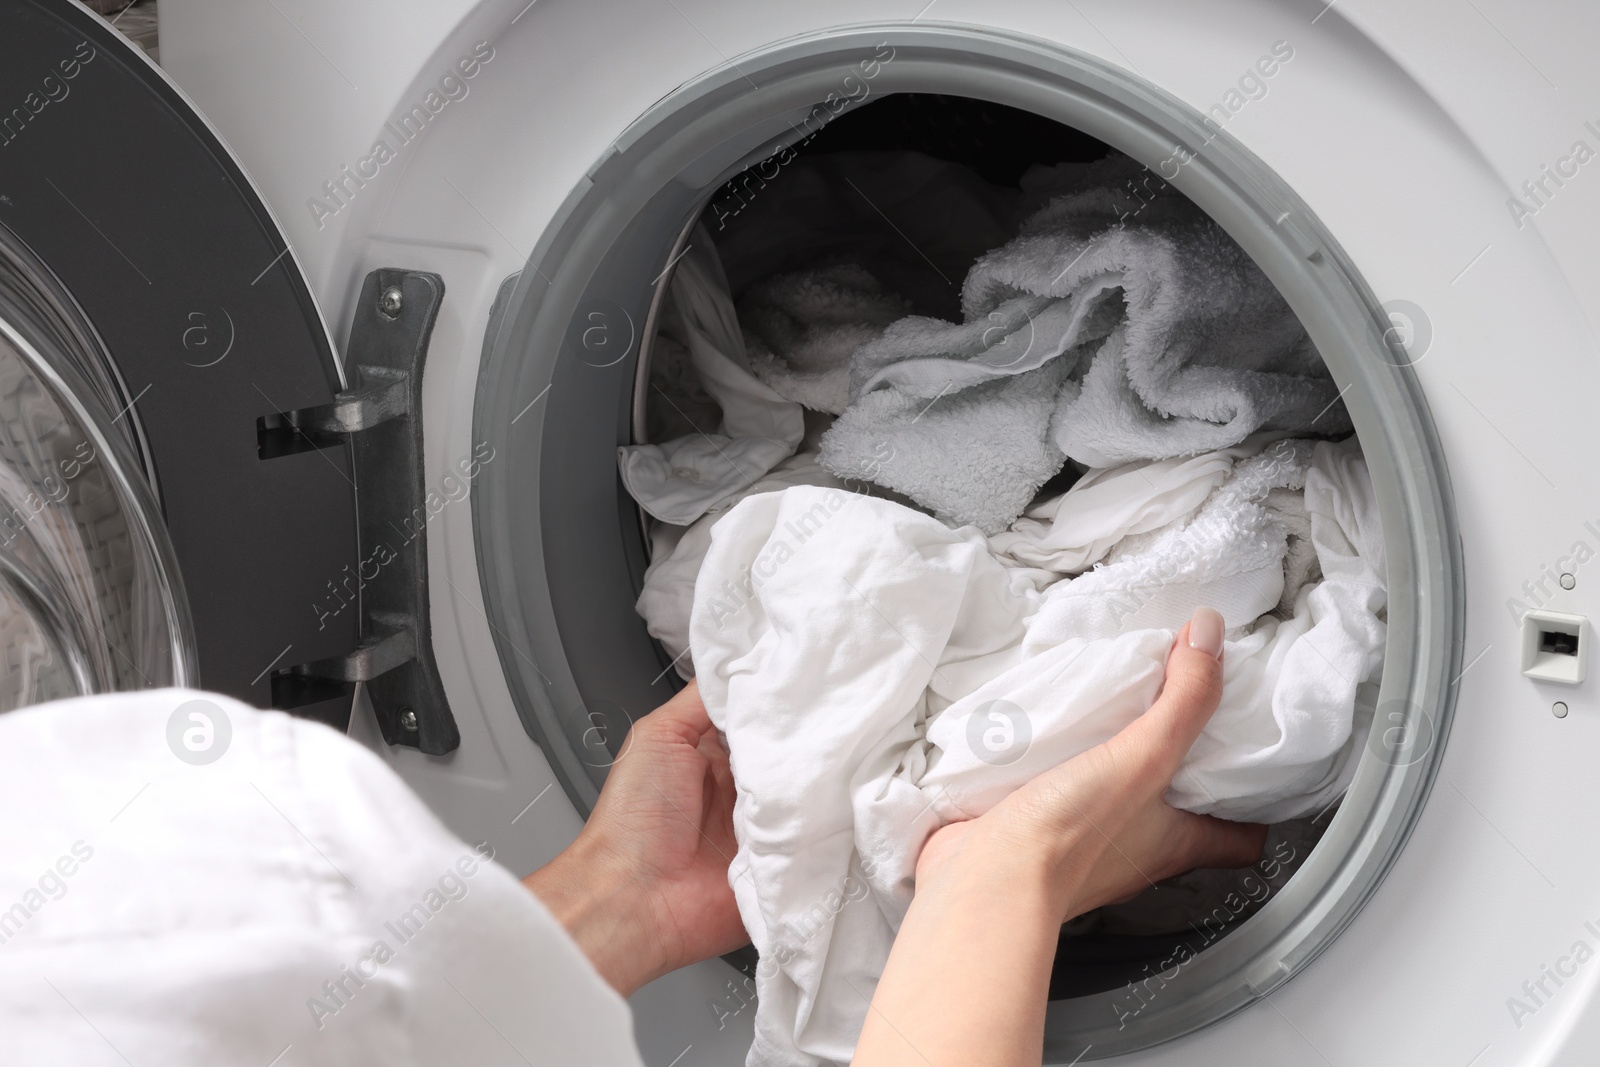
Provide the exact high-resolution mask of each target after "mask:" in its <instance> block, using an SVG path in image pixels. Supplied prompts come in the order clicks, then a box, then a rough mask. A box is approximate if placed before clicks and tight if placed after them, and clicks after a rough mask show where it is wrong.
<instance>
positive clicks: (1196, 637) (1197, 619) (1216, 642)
mask: <svg viewBox="0 0 1600 1067" xmlns="http://www.w3.org/2000/svg"><path fill="white" fill-rule="evenodd" d="M1222 631H1223V624H1222V615H1221V614H1220V613H1219V612H1218V611H1217V609H1216V608H1195V609H1194V615H1192V616H1191V617H1190V618H1189V647H1190V648H1192V649H1196V650H1197V651H1200V652H1204V653H1205V654H1206V655H1208V656H1210V657H1211V658H1212V659H1220V658H1221V657H1222Z"/></svg>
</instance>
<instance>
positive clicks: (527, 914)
mask: <svg viewBox="0 0 1600 1067" xmlns="http://www.w3.org/2000/svg"><path fill="white" fill-rule="evenodd" d="M196 715H200V716H203V718H195V717H194V716H196ZM207 757H211V758H209V759H208V760H207V759H206V758H207ZM0 811H4V812H5V813H7V818H6V825H5V831H4V837H5V848H4V849H3V850H0V885H4V886H5V889H4V897H3V904H0V906H3V907H4V908H6V909H8V910H6V911H4V912H0V916H3V919H4V921H3V922H0V1032H3V1033H4V1035H5V1037H4V1051H0V1060H3V1061H4V1062H6V1063H8V1064H10V1063H29V1064H34V1063H70V1064H75V1065H90V1064H122V1065H125V1064H130V1063H131V1064H139V1065H141V1067H142V1065H145V1064H172V1065H188V1064H257V1065H263V1067H265V1065H267V1064H269V1063H271V1062H272V1061H273V1060H274V1058H275V1057H279V1058H280V1062H281V1064H283V1065H285V1067H287V1065H289V1064H295V1065H303V1067H413V1065H421V1064H439V1063H459V1064H473V1065H481V1067H491V1065H505V1067H512V1065H518V1067H570V1065H572V1064H584V1065H586V1067H640V1064H641V1061H640V1058H639V1053H638V1050H637V1048H635V1046H634V1042H633V1025H632V1019H631V1017H630V1013H629V1010H628V1005H627V1002H626V1001H624V1000H623V999H622V998H621V997H619V996H618V995H617V994H616V992H615V991H614V990H612V989H611V987H610V986H608V985H607V984H606V983H605V982H604V980H602V979H601V977H600V975H599V974H598V973H596V971H595V969H594V967H593V966H592V965H591V964H590V962H589V960H588V959H587V958H586V957H585V956H584V954H583V953H582V951H580V950H579V948H578V946H577V945H576V944H574V943H573V942H572V939H571V938H569V937H568V936H567V934H566V932H565V931H564V930H563V929H562V928H561V925H560V924H559V923H557V922H556V920H555V919H554V917H552V916H551V914H550V913H549V911H547V910H546V909H545V907H544V905H543V904H541V903H540V902H539V900H538V899H537V898H535V897H534V895H533V894H532V893H530V892H529V891H528V890H527V888H526V887H525V886H523V885H522V884H520V883H519V882H518V881H517V878H516V876H515V875H514V874H512V873H511V872H510V871H508V870H506V869H505V868H504V867H502V866H500V865H499V864H498V863H495V862H493V860H492V856H493V852H494V849H493V843H492V842H491V843H481V844H479V845H478V846H476V847H474V846H470V845H468V844H467V843H465V842H463V841H461V840H460V839H459V838H457V837H456V836H455V835H454V834H452V833H451V832H450V831H449V830H447V829H445V827H444V826H443V825H442V824H441V823H440V822H439V820H438V818H437V817H435V816H434V815H433V813H432V812H430V811H429V810H428V809H427V807H426V806H425V805H424V804H423V803H422V801H421V799H419V798H418V797H417V795H416V794H415V793H413V792H412V791H411V790H410V789H408V788H406V786H405V783H403V782H402V781H401V780H400V778H399V777H398V776H397V775H396V774H395V773H394V771H393V770H391V769H390V768H389V767H388V766H387V765H386V764H385V763H383V762H382V761H381V760H380V759H379V758H378V757H377V756H375V755H373V753H371V752H369V751H367V750H366V749H364V748H362V747H361V746H360V745H358V744H356V743H355V742H353V741H351V740H350V739H349V738H347V737H345V736H343V735H342V734H339V733H337V732H335V731H333V730H330V729H328V728H327V727H326V726H322V725H320V724H318V723H314V722H310V721H308V720H305V719H295V718H290V717H289V716H287V715H285V714H283V713H282V712H276V711H272V712H262V711H256V710H254V709H253V708H250V707H247V706H246V705H244V704H241V703H240V702H239V701H237V700H233V699H231V698H229V697H225V696H220V695H218V694H215V693H201V692H196V691H193V690H185V689H151V690H145V691H142V692H136V693H114V694H107V695H103V696H93V697H82V698H77V699H73V700H63V701H58V702H55V703H51V704H41V705H37V706H34V707H29V708H23V709H21V710H18V711H12V712H8V713H7V714H5V715H0ZM501 832H503V833H509V832H511V831H508V830H505V829H504V828H502V831H501ZM502 844H503V842H502ZM291 1048H292V1051H291Z"/></svg>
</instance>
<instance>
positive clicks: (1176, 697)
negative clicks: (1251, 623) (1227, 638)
mask: <svg viewBox="0 0 1600 1067" xmlns="http://www.w3.org/2000/svg"><path fill="white" fill-rule="evenodd" d="M1223 625H1224V624H1223V621H1222V616H1221V615H1220V614H1218V613H1217V612H1216V611H1214V610H1213V609H1211V608H1205V607H1202V608H1196V609H1195V613H1194V617H1193V618H1192V619H1190V620H1189V622H1187V623H1185V624H1184V627H1183V629H1181V630H1179V631H1178V637H1177V640H1176V641H1174V642H1173V644H1172V650H1171V651H1170V652H1169V653H1168V654H1167V676H1166V680H1165V682H1164V683H1163V684H1162V686H1161V693H1160V695H1159V696H1157V697H1156V700H1155V703H1154V704H1152V705H1151V706H1150V710H1148V711H1146V712H1145V713H1144V714H1143V715H1141V716H1139V718H1137V719H1135V720H1134V721H1133V722H1132V723H1131V724H1129V726H1128V727H1127V728H1126V729H1124V730H1123V731H1122V732H1121V733H1120V734H1118V735H1117V736H1116V737H1115V738H1113V739H1112V744H1113V746H1115V747H1116V748H1118V749H1119V755H1121V756H1123V757H1124V758H1126V759H1128V760H1129V762H1130V763H1131V764H1132V765H1133V766H1135V767H1138V768H1139V773H1140V775H1141V776H1145V775H1148V776H1150V778H1151V779H1152V780H1154V779H1159V781H1160V784H1161V785H1162V786H1163V787H1164V786H1165V785H1166V783H1167V782H1169V781H1171V779H1172V775H1173V774H1175V773H1176V772H1177V769H1178V764H1179V763H1181V762H1182V761H1183V757H1184V756H1185V755H1186V754H1187V753H1188V751H1189V749H1190V748H1191V747H1192V746H1193V745H1194V742H1195V739H1196V738H1198V737H1199V736H1200V731H1201V730H1203V729H1205V725H1206V723H1207V722H1209V721H1210V720H1211V716H1212V714H1213V713H1215V712H1216V710H1217V704H1218V703H1219V702H1220V701H1221V699H1222V660H1221V652H1222V634H1223Z"/></svg>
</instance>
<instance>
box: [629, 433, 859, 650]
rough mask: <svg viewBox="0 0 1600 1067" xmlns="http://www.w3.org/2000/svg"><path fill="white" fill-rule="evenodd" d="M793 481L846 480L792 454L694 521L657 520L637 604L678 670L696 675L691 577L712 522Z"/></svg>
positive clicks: (809, 457)
mask: <svg viewBox="0 0 1600 1067" xmlns="http://www.w3.org/2000/svg"><path fill="white" fill-rule="evenodd" d="M794 485H816V486H822V487H825V488H834V489H843V488H845V483H844V482H842V481H840V480H839V479H837V478H835V477H834V476H833V475H831V474H829V473H828V472H827V471H825V470H823V469H822V468H821V467H820V466H818V465H817V454H816V453H815V452H798V453H796V454H795V455H792V456H790V457H789V458H788V459H786V460H784V461H783V462H782V463H780V464H778V465H777V466H776V467H774V468H772V470H771V471H769V472H768V473H767V474H765V475H764V476H763V477H761V478H760V479H759V480H757V481H756V483H755V484H754V485H751V486H749V487H748V488H745V489H742V490H740V491H739V492H737V493H735V494H733V495H732V496H730V497H728V498H727V499H726V500H723V501H721V502H719V503H718V504H716V505H715V506H714V507H712V509H711V510H710V511H708V512H706V513H705V514H704V515H702V516H701V517H700V518H699V519H697V520H695V522H694V524H693V525H692V526H688V527H682V526H658V527H657V528H656V529H655V530H654V531H652V535H651V554H650V566H649V567H648V568H647V569H646V570H645V572H644V588H643V589H641V590H640V591H639V600H638V602H637V603H636V604H635V605H634V607H635V610H637V611H638V613H639V614H640V616H642V617H643V618H644V621H645V629H646V630H648V631H649V633H650V636H651V637H654V638H655V639H656V640H657V641H660V642H661V647H662V648H664V649H666V650H667V654H668V655H670V656H671V657H672V664H673V667H674V668H676V670H677V672H678V676H679V677H681V678H683V679H685V680H688V679H690V678H693V677H694V659H693V657H691V656H690V655H688V652H689V616H690V613H691V611H692V610H693V608H694V583H695V579H696V578H698V577H699V576H700V565H701V563H703V562H704V561H705V558H706V553H707V552H708V551H710V550H711V527H712V525H713V524H714V523H715V522H716V521H717V520H718V519H720V518H722V516H723V515H724V514H725V513H726V512H727V510H728V509H729V508H731V507H733V505H735V504H737V503H738V502H739V501H741V500H743V499H744V498H745V497H747V496H754V495H755V494H756V493H773V492H777V491H778V490H780V489H787V488H789V487H790V486H794Z"/></svg>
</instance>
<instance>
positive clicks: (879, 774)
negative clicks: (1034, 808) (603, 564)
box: [691, 439, 1387, 1067]
mask: <svg viewBox="0 0 1600 1067" xmlns="http://www.w3.org/2000/svg"><path fill="white" fill-rule="evenodd" d="M1302 483H1303V485H1304V494H1303V500H1304V503H1303V512H1304V516H1305V517H1306V518H1307V519H1308V520H1309V521H1308V522H1307V523H1305V524H1304V525H1303V526H1301V527H1300V528H1301V529H1305V530H1308V531H1309V537H1310V541H1311V545H1312V546H1313V548H1314V550H1315V556H1316V560H1317V562H1318V564H1320V568H1321V575H1322V577H1321V580H1320V581H1318V582H1314V583H1312V584H1308V585H1305V586H1304V587H1302V588H1300V589H1298V590H1291V591H1289V592H1292V593H1293V596H1292V599H1291V603H1292V606H1293V611H1292V615H1290V616H1289V617H1287V618H1285V619H1279V618H1277V617H1274V616H1273V615H1263V614H1262V613H1264V612H1270V611H1272V610H1273V609H1275V608H1276V607H1277V606H1278V604H1279V603H1280V600H1282V599H1284V596H1285V590H1284V589H1283V583H1284V578H1283V576H1284V573H1285V561H1286V558H1288V557H1289V555H1290V553H1289V544H1288V542H1289V541H1290V539H1291V538H1290V531H1291V528H1292V527H1294V526H1296V524H1295V523H1293V522H1290V521H1286V519H1285V518H1284V516H1285V514H1286V513H1289V512H1292V511H1294V510H1295V509H1296V505H1295V504H1294V503H1293V501H1292V498H1293V497H1296V496H1298V495H1299V494H1297V493H1294V490H1295V489H1296V488H1298V487H1299V486H1300V485H1301V484H1302ZM1080 484H1081V485H1082V488H1081V489H1079V488H1076V487H1075V488H1074V490H1072V491H1069V492H1068V493H1067V494H1066V496H1065V498H1063V499H1062V500H1060V501H1057V502H1055V504H1054V508H1053V516H1052V518H1051V520H1050V522H1049V523H1046V522H1045V521H1044V519H1042V518H1039V519H1035V520H1034V522H1035V525H1034V526H1033V527H1029V528H1025V529H1023V530H1022V531H1020V532H1019V533H1018V534H1017V535H1016V536H1015V537H1009V538H1007V539H1003V540H1002V542H1001V543H1000V544H999V545H997V546H996V547H998V548H999V549H1000V550H1001V551H1003V552H1005V553H1007V554H1008V556H1009V557H1010V560H1009V562H1011V563H1012V564H1013V565H1011V566H1007V565H1006V563H1003V562H1001V561H1000V560H999V559H997V558H996V556H995V555H994V554H992V552H991V545H990V543H989V541H988V540H987V539H986V538H984V537H983V536H982V535H981V534H980V533H979V532H978V531H977V530H975V529H972V528H970V527H968V528H962V529H957V530H951V529H950V528H948V527H947V526H945V525H944V524H943V523H941V522H939V521H937V520H936V519H933V518H930V517H928V516H926V515H923V514H921V513H919V512H916V511H913V510H912V509H910V508H906V507H902V506H900V505H898V504H895V503H893V502H891V501H886V500H881V499H875V498H871V497H864V496H856V495H852V494H850V493H846V492H843V491H840V490H836V489H821V488H812V487H800V488H792V489H787V490H784V491H783V492H779V493H766V494H760V495H756V496H752V497H749V498H747V499H745V500H744V501H742V502H741V503H740V504H738V505H737V506H736V507H734V508H733V509H732V510H731V511H729V512H728V514H727V515H725V516H724V517H723V518H722V519H721V520H720V521H719V522H718V523H717V524H716V525H715V526H714V527H713V528H712V530H711V541H712V544H711V549H710V551H709V553H708V554H707V555H706V558H705V562H704V565H703V567H702V570H701V574H700V579H699V582H698V584H697V585H696V590H695V605H694V613H693V618H692V621H691V639H692V644H693V651H694V659H695V665H696V668H697V676H698V678H699V680H700V693H701V695H702V697H703V698H704V699H705V702H706V707H707V708H708V709H709V710H710V713H711V717H712V720H713V721H714V722H715V723H716V724H717V725H718V727H720V728H721V729H722V731H723V732H724V734H725V735H726V737H727V741H728V745H729V750H730V753H731V755H732V766H733V774H734V780H735V782H736V783H737V785H738V790H739V792H738V801H737V805H736V808H735V813H734V822H735V830H736V832H737V834H738V840H739V852H738V855H737V856H736V857H735V860H734V863H733V868H732V870H731V871H730V876H729V877H730V881H731V883H732V885H733V888H734V891H735V894H736V896H737V899H738V903H739V910H740V914H741V915H742V916H743V919H744V922H745V927H746V929H747V930H749V932H750V934H751V937H752V939H753V941H754V943H755V946H756V948H757V949H758V950H759V951H760V954H761V959H762V963H761V967H760V968H759V970H758V972H757V986H758V991H759V1006H758V1009H757V1014H756V1040H755V1044H754V1046H753V1048H752V1051H751V1055H750V1058H749V1061H748V1062H749V1063H750V1064H751V1065H752V1067H789V1065H796V1067H798V1065H805V1067H813V1065H816V1064H822V1063H838V1064H842V1063H845V1062H847V1061H848V1060H849V1059H850V1057H851V1053H852V1050H853V1049H854V1046H855V1041H856V1037H857V1035H858V1034H859V1032H860V1027H861V1023H862V1020H863V1018H864V1016H865V1012H866V1010H867V1003H868V1000H869V998H870V997H871V995H872V991H873V988H874V986H875V983H876V981H877V977H878V975H879V974H880V973H881V970H882V967H883V964H884V961H885V960H886V959H887V956H888V952H889V948H890V945H891V943H892V941H893V937H894V931H895V930H896V929H897V927H898V925H899V921H900V919H901V918H902V917H903V915H904V911H905V908H906V907H907V906H908V905H909V902H910V881H909V880H910V878H911V876H912V875H913V873H914V871H915V861H916V856H917V854H918V852H919V851H920V849H921V846H922V843H923V841H924V840H925V839H926V837H927V835H928V834H929V833H930V832H932V830H933V829H935V828H936V827H938V826H939V825H941V824H943V823H946V822H950V821H953V820H956V819H961V818H966V817H971V816H975V815H978V814H981V813H982V812H984V811H986V810H988V809H989V808H990V807H992V806H993V805H994V804H995V803H997V802H998V801H999V800H1000V799H1002V798H1003V797H1004V796H1005V795H1007V794H1008V793H1010V792H1011V791H1012V790H1014V789H1015V788H1017V787H1018V786H1020V785H1021V784H1023V783H1024V782H1026V781H1028V780H1029V779H1031V778H1033V777H1034V776H1036V775H1038V774H1039V773H1041V772H1043V771H1045V770H1047V769H1049V768H1051V767H1054V766H1056V765H1058V764H1059V763H1061V762H1062V761H1064V760H1067V759H1069V758H1071V757H1072V756H1074V755H1076V754H1078V753H1080V752H1082V751H1084V750H1085V749H1087V748H1090V747H1092V746H1093V745H1095V744H1097V743H1099V742H1101V741H1103V740H1105V739H1106V738H1108V737H1110V736H1111V735H1112V734H1114V733H1116V732H1117V731H1118V730H1120V729H1121V728H1122V727H1123V726H1125V725H1127V724H1128V723H1129V722H1130V721H1132V720H1133V719H1134V718H1135V717H1137V716H1138V715H1140V714H1141V713H1142V712H1143V711H1144V710H1145V709H1146V708H1147V707H1148V706H1149V705H1150V703H1151V701H1152V700H1153V699H1154V697H1155V695H1156V693H1157V691H1158V689H1159V687H1160V684H1161V680H1162V677H1163V674H1164V668H1165V660H1166V654H1167V650H1168V648H1169V647H1170V645H1171V641H1172V638H1173V633H1174V631H1176V630H1177V628H1178V627H1179V626H1181V624H1182V623H1183V622H1184V620H1185V619H1187V618H1188V616H1189V614H1190V613H1191V611H1192V609H1193V607H1194V606H1195V605H1197V604H1200V603H1209V604H1212V605H1214V606H1216V607H1217V608H1218V609H1219V610H1221V611H1222V612H1223V615H1224V617H1225V619H1226V621H1227V625H1228V627H1229V638H1228V641H1227V644H1226V651H1225V658H1224V673H1225V686H1224V693H1223V698H1222V703H1221V706H1220V708H1219V709H1218V711H1217V713H1216V715H1215V716H1214V717H1213V719H1212V720H1211V722H1210V724H1209V725H1208V726H1207V728H1206V730H1205V732H1204V733H1203V734H1202V735H1201V737H1200V739H1199V740H1198V741H1197V742H1196V744H1195V746H1194V747H1193V749H1191V751H1190V753H1189V755H1188V757H1187V758H1186V759H1185V761H1184V765H1183V767H1182V769H1181V770H1180V771H1179V773H1178V775H1177V776H1176V777H1175V778H1174V780H1173V783H1172V788H1171V790H1170V791H1169V793H1168V800H1169V801H1170V802H1172V803H1174V804H1176V805H1178V806H1180V807H1183V808H1187V809H1189V810H1192V811H1197V812H1207V813H1213V814H1216V815H1219V816H1222V817H1225V818H1231V819H1242V820H1250V821H1263V822H1277V821H1281V820H1285V819H1289V818H1292V817H1295V816H1298V815H1302V814H1305V813H1308V812H1311V811H1315V810H1317V809H1318V808H1320V807H1321V806H1322V805H1324V804H1326V803H1327V802H1328V801H1330V800H1331V799H1333V798H1334V797H1335V796H1337V795H1338V794H1339V792H1340V791H1341V790H1342V789H1343V788H1344V787H1345V786H1346V784H1347V783H1348V781H1349V778H1350V776H1351V774H1353V772H1354V767H1355V763H1356V757H1357V756H1358V755H1359V751H1360V745H1359V738H1360V736H1361V735H1362V731H1363V729H1364V727H1365V725H1366V724H1367V723H1368V722H1370V716H1371V702H1372V700H1373V698H1374V697H1375V686H1373V685H1372V684H1371V683H1372V682H1373V681H1374V680H1375V679H1376V678H1377V677H1378V675H1379V673H1380V671H1381V669H1382V657H1383V646H1384V637H1385V623H1384V619H1385V613H1386V603H1387V601H1386V595H1385V586H1384V556H1383V545H1382V538H1381V531H1380V528H1379V523H1378V513H1377V506H1376V502H1375V499H1374V497H1373V493H1372V488H1371V483H1370V481H1369V479H1368V475H1367V471H1366V466H1365V464H1364V463H1363V462H1362V460H1361V457H1360V453H1359V451H1357V449H1356V446H1355V442H1354V440H1353V439H1351V440H1350V441H1348V442H1345V443H1342V444H1329V443H1326V442H1322V443H1317V444H1315V445H1312V444H1311V443H1310V442H1307V441H1292V440H1282V441H1276V442H1273V443H1268V444H1265V446H1264V447H1263V442H1262V441H1261V440H1260V439H1256V440H1253V441H1251V442H1247V443H1245V444H1243V445H1240V446H1238V447H1237V448H1234V449H1230V450H1227V451H1226V452H1225V453H1223V454H1222V455H1220V456H1209V457H1198V458H1197V459H1195V460H1190V461H1165V462H1157V463H1150V462H1144V463H1134V464H1129V465H1128V466H1126V467H1123V468H1119V469H1117V470H1115V471H1106V472H1101V473H1098V474H1096V475H1095V476H1093V477H1092V478H1086V479H1085V480H1084V482H1083V483H1080ZM1275 494H1276V495H1275ZM1080 503H1081V504H1082V505H1083V506H1082V507H1081V508H1080V507H1078V505H1079V504H1080ZM1184 509H1189V510H1187V511H1185V510H1184ZM1172 516H1176V518H1173V517H1172ZM1163 517H1166V518H1168V519H1169V521H1168V522H1167V523H1166V524H1165V525H1162V526H1158V527H1152V526H1151V523H1153V522H1156V521H1158V520H1160V519H1161V518H1163ZM1136 531H1143V532H1136ZM1030 537H1031V538H1032V544H1031V547H1029V548H1026V549H1025V548H1024V545H1023V541H1026V540H1028V539H1029V538H1030ZM1018 538H1021V539H1022V540H1020V541H1019V540H1018ZM1097 556H1098V557H1099V558H1100V559H1101V565H1100V566H1098V567H1096V568H1095V569H1093V570H1091V571H1088V572H1087V573H1085V574H1083V575H1082V576H1080V577H1077V578H1071V579H1065V580H1061V579H1060V574H1059V573H1058V572H1056V571H1052V570H1048V569H1042V568H1039V567H1036V566H1023V565H1017V564H1018V560H1019V558H1020V559H1021V560H1025V561H1027V562H1030V563H1047V564H1052V565H1055V564H1057V563H1059V565H1061V566H1064V567H1068V568H1076V567H1081V566H1083V565H1085V564H1086V563H1088V562H1090V561H1091V560H1093V559H1094V558H1096V557H1097ZM1258 616H1259V617H1258ZM861 886H865V887H867V889H866V890H860V889H859V887H861ZM852 887H857V891H855V892H852V891H851V890H852Z"/></svg>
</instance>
